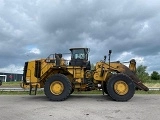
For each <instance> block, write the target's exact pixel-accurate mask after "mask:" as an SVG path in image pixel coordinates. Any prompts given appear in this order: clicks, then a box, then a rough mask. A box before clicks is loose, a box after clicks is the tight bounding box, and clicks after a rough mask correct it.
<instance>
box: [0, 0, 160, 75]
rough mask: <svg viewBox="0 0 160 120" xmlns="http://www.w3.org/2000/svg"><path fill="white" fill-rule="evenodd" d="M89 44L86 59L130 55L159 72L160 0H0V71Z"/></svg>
mask: <svg viewBox="0 0 160 120" xmlns="http://www.w3.org/2000/svg"><path fill="white" fill-rule="evenodd" d="M71 47H88V48H90V56H89V58H90V61H91V63H96V61H99V60H102V59H103V56H104V55H108V50H109V49H111V50H112V51H113V52H112V57H111V60H112V61H117V60H119V61H121V62H124V61H129V60H130V59H132V58H134V59H136V60H137V65H141V64H142V65H145V66H147V67H148V68H147V72H149V73H151V72H152V71H158V72H160V1H159V0H0V72H14V73H22V72H23V65H24V62H25V61H28V60H31V59H38V58H45V57H47V56H48V55H49V54H51V53H56V52H57V53H66V52H69V48H71Z"/></svg>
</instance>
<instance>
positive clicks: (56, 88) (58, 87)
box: [50, 81, 64, 95]
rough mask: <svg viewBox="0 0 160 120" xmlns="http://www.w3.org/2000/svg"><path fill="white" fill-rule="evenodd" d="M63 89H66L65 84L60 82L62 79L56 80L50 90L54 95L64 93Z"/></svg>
mask: <svg viewBox="0 0 160 120" xmlns="http://www.w3.org/2000/svg"><path fill="white" fill-rule="evenodd" d="M63 90H64V86H63V83H62V82H60V81H54V82H52V83H51V85H50V91H51V92H52V93H53V94H54V95H60V94H62V92H63Z"/></svg>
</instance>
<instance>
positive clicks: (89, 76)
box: [21, 48, 148, 101]
mask: <svg viewBox="0 0 160 120" xmlns="http://www.w3.org/2000/svg"><path fill="white" fill-rule="evenodd" d="M70 51H71V60H65V59H63V57H62V54H51V55H50V56H49V57H47V58H46V59H40V60H33V61H28V62H26V63H25V65H24V74H23V83H22V84H21V87H22V88H29V89H30V94H32V90H33V89H35V94H36V91H37V88H44V93H45V95H46V96H47V97H48V98H49V99H50V100H53V101H62V100H65V99H67V98H68V97H69V96H70V94H72V93H73V92H74V90H77V91H89V90H96V89H102V93H103V94H104V93H106V94H108V95H109V96H110V97H111V98H112V99H113V100H116V101H127V100H129V99H131V98H132V97H133V95H134V93H135V88H137V89H139V90H145V91H148V88H147V87H146V86H144V85H143V84H142V83H141V81H140V80H139V79H138V77H137V76H136V75H135V71H136V62H135V60H131V61H130V65H129V67H126V66H125V65H123V64H122V63H120V62H110V61H109V63H106V62H105V60H102V61H100V62H97V63H96V66H95V69H94V70H91V65H90V61H89V60H88V53H89V49H88V48H71V49H70ZM110 54H111V51H110V53H109V55H110ZM109 59H110V56H109ZM32 88H33V89H32Z"/></svg>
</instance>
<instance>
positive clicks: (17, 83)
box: [2, 81, 22, 87]
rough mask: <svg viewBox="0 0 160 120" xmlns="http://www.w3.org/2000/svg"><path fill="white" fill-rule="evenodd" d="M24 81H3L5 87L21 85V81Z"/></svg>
mask: <svg viewBox="0 0 160 120" xmlns="http://www.w3.org/2000/svg"><path fill="white" fill-rule="evenodd" d="M21 82H22V81H16V82H13V81H12V82H3V83H2V86H4V87H14V86H16V87H17V86H20V83H21Z"/></svg>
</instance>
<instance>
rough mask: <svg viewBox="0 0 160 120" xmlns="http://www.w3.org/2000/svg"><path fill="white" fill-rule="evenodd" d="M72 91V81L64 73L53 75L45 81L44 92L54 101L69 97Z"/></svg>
mask: <svg viewBox="0 0 160 120" xmlns="http://www.w3.org/2000/svg"><path fill="white" fill-rule="evenodd" d="M70 92H71V83H70V81H69V79H68V78H67V77H66V76H65V75H63V74H55V75H53V76H51V77H50V78H49V79H48V80H47V81H46V83H45V86H44V93H45V95H46V96H47V97H48V98H49V99H50V100H53V101H62V100H65V99H67V98H68V96H69V95H70Z"/></svg>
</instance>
